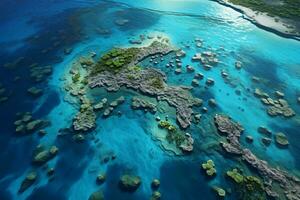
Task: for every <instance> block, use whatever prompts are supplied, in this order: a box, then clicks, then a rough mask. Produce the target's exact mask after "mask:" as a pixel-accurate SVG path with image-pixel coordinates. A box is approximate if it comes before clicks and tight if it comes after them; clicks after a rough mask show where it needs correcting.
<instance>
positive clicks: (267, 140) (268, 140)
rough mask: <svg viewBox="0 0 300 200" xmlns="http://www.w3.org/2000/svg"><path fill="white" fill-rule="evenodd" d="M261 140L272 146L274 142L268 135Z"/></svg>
mask: <svg viewBox="0 0 300 200" xmlns="http://www.w3.org/2000/svg"><path fill="white" fill-rule="evenodd" d="M261 141H262V143H263V144H264V145H266V146H270V144H271V142H272V140H271V138H266V137H264V138H262V139H261Z"/></svg>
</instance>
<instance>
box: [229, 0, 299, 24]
mask: <svg viewBox="0 0 300 200" xmlns="http://www.w3.org/2000/svg"><path fill="white" fill-rule="evenodd" d="M229 1H230V2H231V3H234V4H237V5H241V6H245V7H248V8H251V9H252V10H255V11H260V12H266V13H268V14H269V15H270V16H278V17H284V18H291V19H292V18H296V19H299V18H300V1H299V0H282V1H278V0H276V1H273V2H272V3H270V2H271V1H266V0H229Z"/></svg>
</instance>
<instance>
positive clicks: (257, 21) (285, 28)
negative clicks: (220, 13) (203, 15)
mask: <svg viewBox="0 0 300 200" xmlns="http://www.w3.org/2000/svg"><path fill="white" fill-rule="evenodd" d="M211 1H214V2H216V3H219V4H220V5H223V6H226V7H228V8H231V9H233V10H235V11H237V12H239V13H241V14H243V18H244V19H246V20H248V21H250V22H251V23H252V24H254V25H255V26H257V27H258V28H261V29H263V30H266V31H268V32H271V33H274V34H276V35H278V36H280V37H284V38H288V39H294V40H297V41H300V32H299V31H298V30H297V29H296V28H294V25H291V23H287V22H284V21H286V20H288V19H283V18H279V17H271V16H268V15H267V14H266V13H262V12H258V11H254V10H252V9H250V8H247V7H244V6H240V5H235V4H233V3H230V2H228V1H227V0H211ZM276 19H279V20H277V21H276ZM291 26H293V27H291ZM292 32H298V34H297V33H292Z"/></svg>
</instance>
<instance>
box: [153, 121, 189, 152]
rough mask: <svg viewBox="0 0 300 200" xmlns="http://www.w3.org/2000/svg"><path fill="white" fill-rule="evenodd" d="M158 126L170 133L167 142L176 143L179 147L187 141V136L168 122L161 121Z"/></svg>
mask: <svg viewBox="0 0 300 200" xmlns="http://www.w3.org/2000/svg"><path fill="white" fill-rule="evenodd" d="M158 126H159V127H160V128H163V129H166V130H167V131H168V134H167V137H166V138H167V140H168V142H169V143H173V142H174V143H175V144H176V146H177V147H179V146H180V145H181V144H182V143H183V142H184V140H185V135H184V134H183V133H182V132H181V131H180V130H178V129H177V128H176V126H174V125H172V124H171V123H170V122H168V121H160V122H159V124H158Z"/></svg>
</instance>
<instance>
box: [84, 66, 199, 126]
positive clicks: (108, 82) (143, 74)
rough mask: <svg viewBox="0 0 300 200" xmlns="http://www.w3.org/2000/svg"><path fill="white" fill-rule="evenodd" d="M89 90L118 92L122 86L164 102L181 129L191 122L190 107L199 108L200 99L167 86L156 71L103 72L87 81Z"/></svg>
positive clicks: (186, 91)
mask: <svg viewBox="0 0 300 200" xmlns="http://www.w3.org/2000/svg"><path fill="white" fill-rule="evenodd" d="M89 85H90V87H91V88H95V87H105V88H106V89H107V90H108V91H118V90H119V89H120V88H121V87H122V86H125V87H127V88H130V89H134V90H136V91H139V92H140V93H142V94H146V95H149V96H152V97H156V98H157V100H158V101H166V102H168V104H169V105H170V106H173V107H175V108H176V111H177V121H178V122H179V124H180V125H181V127H182V128H187V127H188V126H189V125H190V124H191V122H192V114H193V110H192V108H191V107H193V106H200V105H201V104H202V100H201V99H197V98H194V97H192V95H191V94H190V93H189V91H188V89H189V88H186V87H180V86H168V85H167V84H166V76H165V74H164V73H163V72H162V71H160V70H157V69H153V68H146V69H143V70H131V69H130V68H129V69H126V70H124V71H122V72H119V73H117V74H113V73H110V72H103V73H101V74H98V75H97V76H95V77H92V78H91V79H90V81H89Z"/></svg>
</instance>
